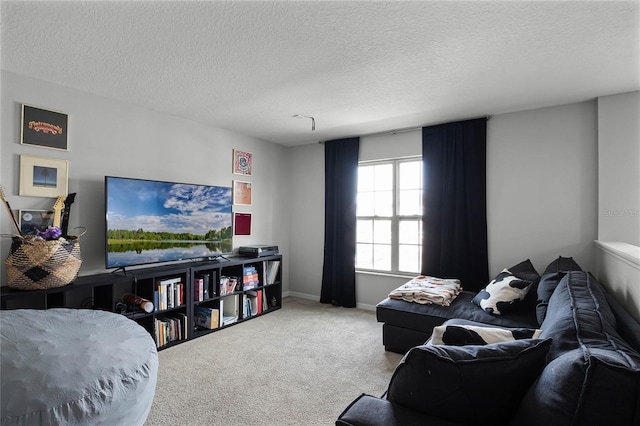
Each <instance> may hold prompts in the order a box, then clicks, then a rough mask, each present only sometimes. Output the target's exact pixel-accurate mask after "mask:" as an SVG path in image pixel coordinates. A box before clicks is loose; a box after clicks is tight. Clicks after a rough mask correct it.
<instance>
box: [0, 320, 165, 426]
mask: <svg viewBox="0 0 640 426" xmlns="http://www.w3.org/2000/svg"><path fill="white" fill-rule="evenodd" d="M0 346H1V348H2V351H1V356H0V361H1V368H2V375H1V377H0V383H1V396H0V403H1V405H0V413H1V414H0V415H1V423H2V425H3V426H4V425H61V424H73V425H116V424H117V425H142V424H144V422H145V420H146V418H147V415H148V414H149V410H150V409H151V403H152V402H153V397H154V394H155V388H156V381H157V373H158V354H157V351H156V345H155V343H154V341H153V339H152V338H151V335H150V334H149V333H148V332H147V331H146V330H145V329H144V328H142V327H141V326H140V325H138V324H137V323H136V322H134V321H132V320H130V319H128V318H126V317H124V316H122V315H118V314H114V313H111V312H104V311H95V310H89V309H49V310H33V309H17V310H6V311H0Z"/></svg>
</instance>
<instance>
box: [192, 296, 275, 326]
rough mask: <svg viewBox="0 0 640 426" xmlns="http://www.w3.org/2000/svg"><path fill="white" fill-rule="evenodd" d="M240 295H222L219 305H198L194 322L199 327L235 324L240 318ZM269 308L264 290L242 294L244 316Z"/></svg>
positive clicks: (257, 313)
mask: <svg viewBox="0 0 640 426" xmlns="http://www.w3.org/2000/svg"><path fill="white" fill-rule="evenodd" d="M239 302H240V295H239V294H234V295H231V296H227V297H222V298H220V300H219V301H218V306H217V307H209V306H197V307H196V308H195V310H194V323H195V325H196V326H198V327H202V328H206V329H210V330H211V329H216V328H218V327H222V326H225V325H229V324H233V323H235V322H237V321H238V319H239V318H240V304H239ZM268 309H269V305H268V303H267V297H266V293H265V292H264V290H255V291H253V290H250V291H247V292H246V293H244V294H242V318H250V317H252V316H254V315H260V314H261V313H263V312H266V311H267V310H268Z"/></svg>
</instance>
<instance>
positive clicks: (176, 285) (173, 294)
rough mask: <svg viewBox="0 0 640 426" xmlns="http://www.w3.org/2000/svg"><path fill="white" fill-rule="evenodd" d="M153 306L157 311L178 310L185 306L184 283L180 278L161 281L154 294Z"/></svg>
mask: <svg viewBox="0 0 640 426" xmlns="http://www.w3.org/2000/svg"><path fill="white" fill-rule="evenodd" d="M153 302H154V303H153V306H155V310H156V311H164V310H166V309H173V308H177V307H178V306H182V305H184V304H185V299H184V283H182V279H180V278H168V279H164V280H159V281H158V283H157V286H156V290H155V291H154V292H153Z"/></svg>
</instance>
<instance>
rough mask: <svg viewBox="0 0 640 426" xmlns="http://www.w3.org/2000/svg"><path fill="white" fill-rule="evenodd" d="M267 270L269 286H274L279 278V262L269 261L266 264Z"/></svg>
mask: <svg viewBox="0 0 640 426" xmlns="http://www.w3.org/2000/svg"><path fill="white" fill-rule="evenodd" d="M264 263H265V268H266V278H265V279H266V281H267V284H274V283H275V282H276V279H277V278H278V270H279V269H280V261H279V260H267V261H265V262H264Z"/></svg>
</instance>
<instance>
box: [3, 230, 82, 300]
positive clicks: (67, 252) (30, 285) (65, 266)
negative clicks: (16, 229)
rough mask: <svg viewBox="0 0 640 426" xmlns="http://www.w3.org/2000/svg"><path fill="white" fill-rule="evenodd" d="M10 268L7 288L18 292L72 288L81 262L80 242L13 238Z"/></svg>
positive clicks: (8, 263) (73, 240) (7, 264)
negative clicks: (68, 286)
mask: <svg viewBox="0 0 640 426" xmlns="http://www.w3.org/2000/svg"><path fill="white" fill-rule="evenodd" d="M4 263H5V265H6V267H7V285H8V286H9V287H11V288H15V289H19V290H46V289H49V288H57V287H62V286H65V285H67V284H71V283H72V282H73V281H74V280H75V279H76V277H77V276H78V271H79V270H80V265H81V264H82V258H81V257H80V239H79V238H78V237H76V236H66V237H65V238H63V239H59V240H49V241H45V240H41V239H34V238H23V237H13V238H12V243H11V250H10V251H9V256H7V259H6V260H5V261H4Z"/></svg>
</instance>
